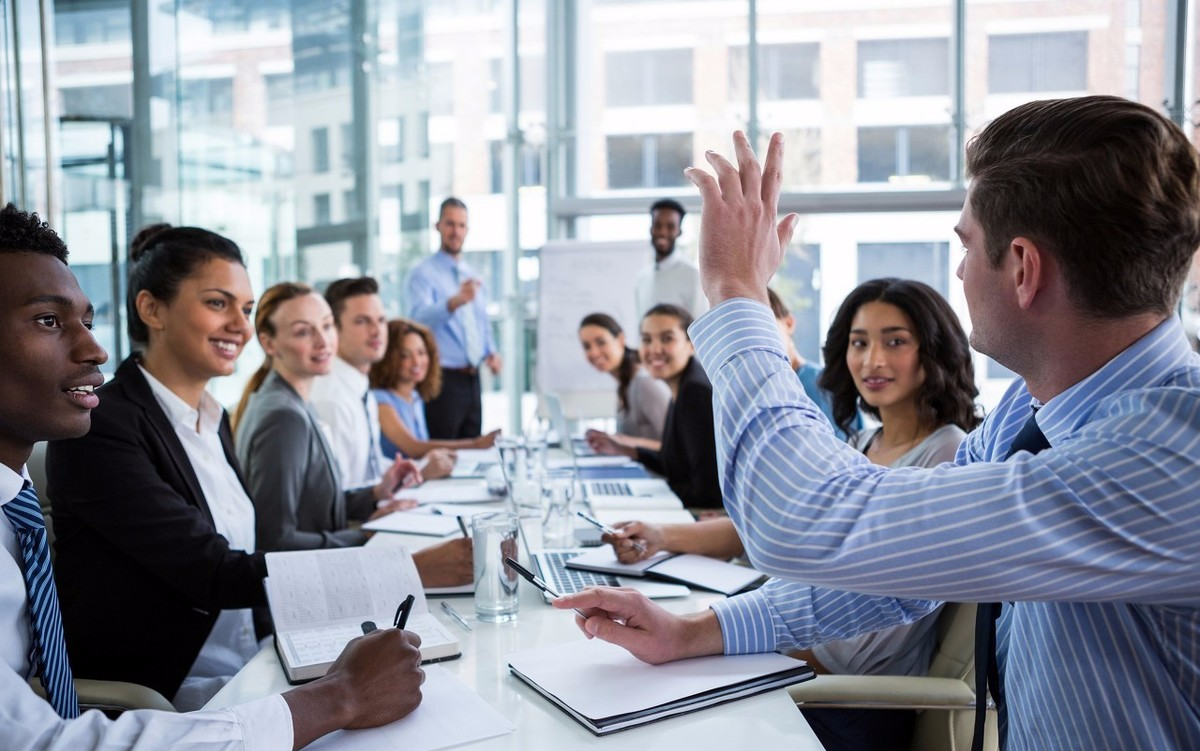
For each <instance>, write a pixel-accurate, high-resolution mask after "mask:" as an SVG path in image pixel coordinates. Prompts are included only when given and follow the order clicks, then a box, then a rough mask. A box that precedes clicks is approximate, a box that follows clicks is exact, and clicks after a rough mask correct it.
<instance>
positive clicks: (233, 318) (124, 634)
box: [46, 225, 441, 708]
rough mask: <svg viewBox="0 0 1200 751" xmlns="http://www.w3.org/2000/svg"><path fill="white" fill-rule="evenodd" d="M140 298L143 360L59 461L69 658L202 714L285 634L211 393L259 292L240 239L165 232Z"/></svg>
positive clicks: (137, 358)
mask: <svg viewBox="0 0 1200 751" xmlns="http://www.w3.org/2000/svg"><path fill="white" fill-rule="evenodd" d="M126 303H127V306H128V313H129V314H128V321H129V334H130V338H131V339H132V340H133V341H134V342H135V343H137V345H138V346H139V347H140V348H141V351H140V352H137V353H135V354H134V355H132V356H131V357H129V358H128V359H127V360H126V361H125V362H124V363H122V364H121V366H120V367H119V368H118V370H117V373H116V377H115V378H114V379H113V380H112V381H110V382H109V383H107V384H106V385H104V386H103V387H101V388H100V389H99V390H98V391H97V394H98V395H99V397H100V405H99V406H98V407H97V408H96V409H94V410H92V427H91V430H90V431H89V432H88V434H87V435H85V436H83V437H81V438H76V439H73V440H68V441H54V442H51V443H50V445H49V447H48V448H47V452H46V473H47V488H46V494H47V495H48V496H49V498H50V502H51V507H52V512H53V518H54V528H55V533H56V537H57V540H56V543H55V550H56V552H57V559H56V561H55V567H54V568H55V575H56V580H57V584H58V592H59V600H60V605H61V609H62V616H63V625H64V630H65V635H66V642H67V650H68V653H69V654H70V658H71V665H72V668H73V670H74V674H75V676H76V677H77V678H98V679H105V680H125V681H132V682H134V683H140V684H142V685H146V686H149V687H151V688H153V689H155V690H157V691H158V692H160V693H162V694H163V695H164V696H167V697H169V698H173V700H174V701H175V703H176V705H177V706H179V707H180V708H191V707H195V706H198V704H202V703H204V700H205V695H207V694H212V693H214V692H215V690H217V689H218V688H219V687H220V685H221V683H222V682H223V680H225V679H227V678H228V677H230V676H232V675H233V673H234V672H236V671H237V669H239V668H240V667H241V665H240V664H238V663H239V661H243V662H244V660H246V659H249V657H250V656H253V654H254V653H255V652H256V651H257V650H258V641H257V639H256V638H255V635H256V632H257V636H259V637H261V636H265V635H266V634H267V633H269V623H268V621H267V619H265V618H263V617H259V618H257V619H255V622H254V623H251V622H250V619H249V611H248V610H247V609H250V608H257V607H260V606H265V605H266V594H265V592H264V591H263V586H262V579H263V577H264V576H266V573H267V568H266V563H265V560H264V557H263V554H262V553H260V552H256V551H257V549H258V545H257V544H256V541H255V539H254V525H255V514H254V509H253V505H252V504H251V502H250V498H249V493H248V492H247V485H246V482H245V480H244V479H243V476H242V473H241V469H240V467H239V466H238V462H237V459H236V457H235V452H234V447H233V439H232V435H231V433H230V426H229V420H228V417H227V415H226V414H225V411H224V410H223V409H221V407H220V405H218V404H217V403H216V402H215V400H213V399H212V397H211V396H210V395H208V394H207V393H206V386H207V385H208V382H209V381H210V380H211V379H212V378H215V377H219V376H223V375H229V374H230V373H232V372H233V367H234V363H235V361H236V360H237V357H238V355H239V354H240V353H241V351H242V348H243V347H244V345H245V344H246V342H247V341H249V338H250V336H251V334H252V331H251V328H250V322H249V316H250V311H251V309H252V307H253V305H254V296H253V292H252V290H251V287H250V280H249V277H248V276H247V274H246V269H245V266H244V263H243V261H242V255H241V251H240V250H239V249H238V247H237V245H235V244H234V243H233V242H231V241H229V240H227V239H226V238H224V237H221V236H220V235H217V234H214V233H212V232H208V231H206V230H202V229H196V228H188V227H179V228H172V227H170V226H168V225H157V226H154V227H148V228H146V229H145V230H143V231H142V232H141V233H139V234H138V236H137V237H136V238H135V239H134V241H133V244H132V248H131V253H130V278H129V291H128V296H127V299H126ZM197 458H198V459H197ZM428 550H432V549H428ZM414 558H415V559H416V561H417V565H418V568H419V569H422V570H424V569H428V568H433V567H437V566H438V565H440V563H441V562H440V561H439V560H438V559H437V554H436V552H427V551H420V552H419V553H417V554H416V555H414ZM233 611H246V612H242V613H241V614H240V615H238V614H236V613H234V614H232V615H229V613H232V612H233ZM223 614H224V615H223ZM214 627H216V628H215V629H214ZM239 627H240V628H239ZM222 637H224V640H223V641H222ZM210 640H212V643H211V644H209V642H210ZM206 644H209V646H210V647H211V648H210V649H207V650H206V649H203V648H204V647H205V645H206ZM214 654H215V655H217V657H216V659H209V657H210V656H212V655H214ZM198 657H201V659H200V660H199V661H198V660H197V658H198ZM185 679H186V687H185V690H184V691H182V692H181V691H180V687H181V686H184V685H185Z"/></svg>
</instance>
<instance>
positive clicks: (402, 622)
mask: <svg viewBox="0 0 1200 751" xmlns="http://www.w3.org/2000/svg"><path fill="white" fill-rule="evenodd" d="M416 601H417V596H416V595H409V596H408V597H405V598H404V600H402V601H401V602H400V606H399V607H398V608H396V617H395V618H393V619H392V625H393V626H395V627H396V628H398V629H400V630H401V631H403V630H404V627H405V626H407V625H408V616H409V614H411V613H412V609H413V603H415V602H416ZM375 629H376V626H375V621H363V623H362V632H363V634H369V633H371V632H372V631H374V630H375Z"/></svg>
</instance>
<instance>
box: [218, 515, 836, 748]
mask: <svg viewBox="0 0 1200 751" xmlns="http://www.w3.org/2000/svg"><path fill="white" fill-rule="evenodd" d="M529 531H531V532H532V531H534V530H529ZM535 534H536V532H535ZM534 539H535V538H534V537H533V536H531V537H530V540H531V541H532V540H534ZM436 541H437V538H431V537H417V536H410V535H396V534H382V533H381V534H377V535H375V536H374V537H373V538H372V539H371V541H370V542H369V543H368V544H385V545H386V544H408V545H409V546H410V547H411V548H412V549H418V548H421V547H424V546H426V545H428V544H430V543H431V542H436ZM522 562H523V563H524V562H525V556H524V555H522ZM520 591H521V594H520V598H521V601H520V612H519V615H518V618H517V620H516V621H514V622H510V623H499V624H492V623H481V622H479V621H478V620H476V618H475V609H474V604H473V601H472V598H471V597H470V596H451V597H430V598H429V610H430V612H431V613H433V614H434V616H435V617H436V618H439V619H440V620H441V621H442V623H444V624H445V625H446V627H447V628H448V629H450V631H452V632H453V633H454V634H455V635H456V636H457V637H458V640H459V642H460V644H461V646H462V651H463V656H462V657H461V658H458V659H456V660H450V661H447V662H441V663H438V664H439V665H441V666H443V667H445V668H446V669H447V670H449V671H450V672H451V673H453V674H454V675H456V676H458V677H459V678H460V679H461V680H462V681H463V682H464V683H466V684H467V685H468V686H470V687H471V688H473V689H474V690H475V691H476V692H477V693H478V694H479V695H480V696H481V697H482V698H483V699H484V701H486V702H488V703H489V704H491V705H492V706H493V707H495V708H496V709H497V710H498V711H499V712H500V713H501V714H503V715H504V716H505V717H507V718H508V719H509V721H511V722H512V723H513V725H515V726H516V728H517V729H516V732H514V733H510V734H508V735H505V736H501V737H498V738H491V739H488V740H484V741H479V742H476V743H472V744H468V745H466V746H460V747H459V748H470V749H511V750H512V751H518V750H520V751H537V750H539V749H547V750H549V749H555V750H556V751H557V750H558V749H563V748H579V747H591V746H599V745H607V746H609V747H618V746H619V747H622V748H638V749H645V748H672V749H677V748H686V749H714V750H717V749H719V750H720V751H730V749H739V748H750V749H756V751H757V749H788V750H789V751H820V749H821V745H820V743H819V742H818V741H817V739H816V736H815V735H814V734H813V732H812V729H811V728H809V726H808V723H807V722H806V721H805V720H804V716H803V715H802V714H800V712H799V710H797V709H796V705H795V704H794V703H793V702H792V700H791V699H790V697H789V696H788V693H787V691H785V690H782V689H779V690H775V691H771V692H769V693H766V694H761V695H759V696H755V697H751V698H748V699H743V700H740V701H736V702H731V703H729V704H724V705H721V706H718V707H713V708H710V709H706V710H702V711H699V712H696V713H693V714H689V715H684V716H682V717H676V718H672V719H668V720H663V721H660V722H656V723H651V724H649V725H644V726H641V727H638V728H634V729H632V730H627V731H624V732H620V733H616V734H614V735H612V736H608V737H604V738H598V737H596V736H593V735H592V734H591V733H590V732H588V731H587V730H585V729H584V728H583V726H581V725H579V724H578V723H576V722H575V721H574V720H572V719H571V718H570V717H568V716H567V714H566V713H565V712H563V711H562V710H560V709H558V708H557V707H555V706H553V705H552V704H551V703H550V702H549V701H548V700H546V699H544V698H543V697H542V696H540V695H539V694H537V693H536V692H535V691H534V690H533V689H531V688H529V687H528V686H527V685H525V684H524V683H522V682H521V681H520V680H518V679H517V678H516V677H514V676H513V675H512V674H511V673H509V670H508V661H507V660H506V659H505V657H506V655H508V654H509V653H511V652H516V651H518V650H522V649H528V648H531V647H537V646H545V645H550V644H559V643H562V642H566V641H571V640H574V639H582V638H584V637H583V635H582V633H581V632H580V631H579V629H578V628H576V626H575V620H574V617H573V614H572V613H571V612H570V611H559V610H555V609H553V608H551V607H550V606H549V605H548V604H546V603H545V602H543V600H542V598H541V595H540V593H538V592H537V590H535V589H534V588H533V587H532V586H526V585H524V584H522V587H521V590H520ZM719 597H720V595H716V594H711V593H706V592H701V591H699V590H693V592H692V595H691V596H689V597H686V598H678V599H669V600H657V601H656V602H658V603H659V604H660V605H662V606H663V607H665V608H667V609H668V610H671V611H673V612H678V613H688V612H694V611H696V610H699V609H701V608H704V607H706V606H707V605H708V604H709V603H711V602H713V601H715V600H716V599H717V598H719ZM442 601H446V602H448V603H450V605H451V606H452V607H454V609H455V610H457V611H458V612H459V614H460V615H462V616H463V617H464V618H465V619H466V620H467V622H468V623H470V624H471V629H472V630H471V631H469V632H468V631H466V630H464V629H463V628H462V626H460V625H459V624H458V623H456V622H455V621H454V620H453V619H452V618H450V616H448V615H447V614H446V613H444V612H442V610H441V605H440V603H441V602H442ZM288 688H289V686H288V683H287V681H286V679H285V678H284V675H283V670H282V669H281V668H280V666H279V659H278V657H277V656H276V654H275V650H274V649H273V648H272V647H267V648H265V649H263V650H262V651H261V652H259V653H258V655H257V656H255V657H254V658H253V659H252V660H251V661H250V662H249V663H248V664H247V665H246V666H245V667H244V668H242V670H241V671H240V672H238V674H237V675H236V676H234V678H233V680H231V681H230V682H229V683H228V684H227V685H226V686H225V687H224V688H223V689H222V690H221V691H220V692H219V693H218V694H217V695H216V696H214V697H213V699H212V700H211V701H210V702H209V703H208V704H207V705H206V706H205V708H206V709H217V708H222V707H227V706H231V705H234V704H241V703H244V702H247V701H252V700H255V699H259V698H261V697H263V696H267V695H269V694H272V693H279V692H282V691H286V690H287V689H288Z"/></svg>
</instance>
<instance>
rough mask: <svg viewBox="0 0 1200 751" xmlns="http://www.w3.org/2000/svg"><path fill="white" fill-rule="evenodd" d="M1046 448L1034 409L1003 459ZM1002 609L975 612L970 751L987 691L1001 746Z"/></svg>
mask: <svg viewBox="0 0 1200 751" xmlns="http://www.w3.org/2000/svg"><path fill="white" fill-rule="evenodd" d="M1048 448H1050V442H1049V441H1047V440H1046V436H1045V435H1043V434H1042V429H1041V428H1039V427H1038V424H1037V409H1036V408H1034V413H1033V414H1032V415H1030V416H1029V419H1028V420H1026V421H1025V424H1024V425H1022V426H1021V430H1020V431H1019V432H1018V433H1017V437H1016V438H1014V439H1013V442H1012V446H1010V447H1009V449H1008V454H1007V455H1006V456H1005V457H1004V458H1005V459H1008V458H1009V457H1011V456H1012V455H1013V454H1015V453H1017V452H1018V451H1028V452H1029V453H1031V454H1036V453H1037V452H1039V451H1041V450H1042V449H1048ZM1002 606H1003V603H999V602H981V603H979V606H978V610H977V611H976V613H975V737H974V739H973V741H972V743H971V751H983V727H984V723H985V722H986V721H987V693H988V691H989V690H990V691H991V692H992V700H993V701H994V702H995V703H996V713H997V718H998V728H999V731H1000V737H1001V743H1000V747H1001V748H1003V747H1004V743H1003V738H1004V735H1005V733H1004V729H1005V728H1004V725H1005V721H1006V717H1005V706H1004V689H1003V687H1002V686H1001V685H1000V664H999V661H998V660H997V658H996V619H997V618H999V617H1000V609H1001V607H1002Z"/></svg>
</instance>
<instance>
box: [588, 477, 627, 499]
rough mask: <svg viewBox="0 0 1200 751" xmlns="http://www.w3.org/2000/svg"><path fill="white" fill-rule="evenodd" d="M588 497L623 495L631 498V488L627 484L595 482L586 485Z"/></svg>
mask: <svg viewBox="0 0 1200 751" xmlns="http://www.w3.org/2000/svg"><path fill="white" fill-rule="evenodd" d="M587 487H588V495H589V496H593V495H623V496H632V495H633V488H631V487H629V483H627V482H613V481H604V480H597V481H595V482H590V483H588V486H587Z"/></svg>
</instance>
